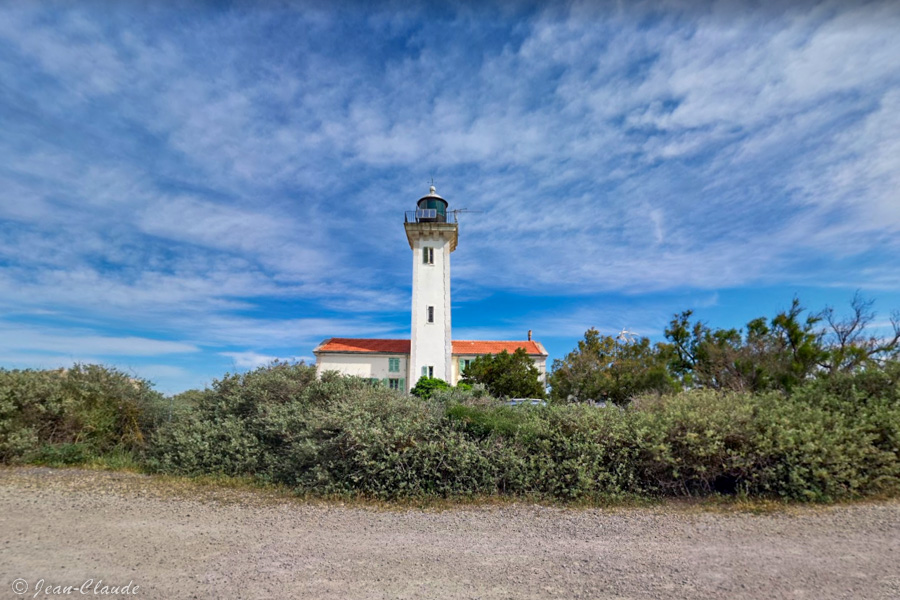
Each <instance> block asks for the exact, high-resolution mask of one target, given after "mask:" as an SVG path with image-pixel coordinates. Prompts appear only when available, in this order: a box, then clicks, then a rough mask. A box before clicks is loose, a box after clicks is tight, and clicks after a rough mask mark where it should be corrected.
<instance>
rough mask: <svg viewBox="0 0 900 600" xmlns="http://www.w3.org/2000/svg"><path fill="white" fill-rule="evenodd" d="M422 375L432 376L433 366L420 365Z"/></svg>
mask: <svg viewBox="0 0 900 600" xmlns="http://www.w3.org/2000/svg"><path fill="white" fill-rule="evenodd" d="M422 377H434V367H422Z"/></svg>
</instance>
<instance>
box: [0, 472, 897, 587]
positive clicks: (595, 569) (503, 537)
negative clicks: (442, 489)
mask: <svg viewBox="0 0 900 600" xmlns="http://www.w3.org/2000/svg"><path fill="white" fill-rule="evenodd" d="M17 578H21V579H24V580H25V583H27V584H28V586H29V588H28V589H29V591H28V592H27V593H26V594H25V595H24V596H23V595H18V596H17V595H16V594H14V593H13V590H12V586H13V583H14V580H16V579H17ZM40 579H43V580H44V583H43V584H42V586H43V590H46V587H47V586H48V585H49V586H57V585H63V586H64V585H73V586H75V587H76V588H77V587H78V586H80V585H81V584H82V583H83V582H84V581H85V580H87V579H93V580H94V583H93V584H91V585H89V587H88V590H89V592H90V593H92V592H93V590H94V589H95V588H96V589H98V590H101V591H102V589H103V588H102V586H103V585H125V584H127V583H129V581H132V582H133V585H138V586H140V587H139V588H138V591H137V594H136V595H135V596H136V597H142V598H309V599H316V600H327V599H331V598H335V599H337V598H340V599H355V598H422V599H426V598H427V599H431V598H517V599H518V598H567V599H569V598H622V599H624V598H729V599H730V598H754V599H756V598H765V599H771V598H804V599H815V600H822V599H827V598H864V599H875V598H900V502H879V503H862V504H855V505H848V506H839V507H795V508H789V509H785V510H781V511H778V512H771V513H767V514H749V513H742V512H738V511H725V512H723V511H710V510H698V509H696V508H693V509H690V508H684V507H678V506H671V507H659V508H652V509H618V510H599V509H560V508H547V507H539V506H525V505H509V506H485V507H462V508H454V509H452V510H416V509H403V510H399V509H395V510H385V509H379V508H375V507H358V506H349V507H345V506H341V505H340V504H334V503H332V504H322V503H302V502H298V501H292V500H288V499H284V498H279V497H277V496H275V495H273V494H266V493H263V492H259V493H257V492H249V491H240V490H228V489H216V488H211V487H208V486H206V487H204V486H199V485H195V484H190V483H184V482H179V481H172V480H166V479H159V478H150V477H146V476H141V475H132V474H125V473H107V472H95V471H81V470H53V469H39V468H17V469H9V468H6V469H0V585H2V588H0V598H7V597H9V598H17V597H18V598H21V597H27V598H33V594H34V592H35V586H37V585H38V581H39V580H40ZM99 579H102V580H103V583H102V584H101V585H100V587H97V583H96V582H97V580H99ZM16 585H22V583H21V582H20V583H17V584H16ZM108 591H112V590H111V589H109V590H108ZM71 595H72V596H79V597H81V595H80V594H79V592H78V590H76V591H75V592H73V593H72V594H71ZM93 596H94V597H98V596H97V595H96V594H93ZM38 597H44V598H47V597H51V596H45V595H44V592H43V591H41V593H40V595H39V596H38ZM54 597H58V596H54ZM119 597H121V596H119Z"/></svg>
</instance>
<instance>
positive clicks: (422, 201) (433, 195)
mask: <svg viewBox="0 0 900 600" xmlns="http://www.w3.org/2000/svg"><path fill="white" fill-rule="evenodd" d="M435 200H437V201H439V202H443V203H444V206H445V207H446V206H447V201H446V200H444V199H443V198H441V197H440V196H439V195H438V193H437V191H436V190H435V189H434V186H431V187H430V188H429V190H428V194H426V195H425V196H422V197H421V198H419V201H418V202H417V204H418V205H419V206H420V207H422V206H423V205H427V206H429V207H432V206H434V204H433V202H434V201H435ZM429 201H431V202H429Z"/></svg>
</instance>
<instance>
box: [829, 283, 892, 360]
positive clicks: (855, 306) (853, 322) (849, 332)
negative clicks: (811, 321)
mask: <svg viewBox="0 0 900 600" xmlns="http://www.w3.org/2000/svg"><path fill="white" fill-rule="evenodd" d="M873 304H874V301H873V300H866V299H864V298H863V297H862V296H861V295H860V293H859V292H856V294H855V295H854V296H853V300H852V301H851V302H850V308H851V310H852V314H851V315H850V316H849V317H847V318H845V319H838V318H837V317H836V316H835V314H834V310H833V309H832V308H831V307H827V308H826V309H825V310H823V311H822V313H821V318H822V319H823V320H824V321H825V322H826V323H827V324H828V328H827V329H826V332H825V334H824V335H825V339H826V342H827V346H828V350H827V352H826V353H825V354H824V356H823V357H822V359H821V360H820V362H819V365H820V366H821V367H822V368H823V369H825V370H826V371H827V372H828V373H829V374H832V375H833V374H835V373H852V372H854V371H857V370H859V369H861V368H866V367H871V366H883V365H884V364H885V363H887V362H889V361H891V360H896V359H897V358H900V352H898V351H900V312H896V311H895V312H894V314H893V315H892V316H891V320H890V323H891V328H892V329H893V331H892V332H891V333H890V334H888V335H887V336H885V337H877V336H871V335H866V333H865V331H866V328H867V327H868V326H869V325H870V324H871V323H872V321H873V320H874V319H875V311H873V310H872V305H873Z"/></svg>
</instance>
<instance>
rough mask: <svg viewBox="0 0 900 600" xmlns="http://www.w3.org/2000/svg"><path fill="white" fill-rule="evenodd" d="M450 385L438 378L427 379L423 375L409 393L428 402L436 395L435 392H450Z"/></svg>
mask: <svg viewBox="0 0 900 600" xmlns="http://www.w3.org/2000/svg"><path fill="white" fill-rule="evenodd" d="M449 389H450V384H449V383H447V382H446V381H444V380H443V379H440V378H438V377H427V376H425V375H423V376H422V377H420V378H419V381H417V382H416V385H415V386H414V387H413V389H411V390H410V391H409V393H410V394H412V395H413V396H418V397H419V398H422V399H423V400H427V399H428V398H431V396H433V395H434V393H435V392H438V391H441V390H449Z"/></svg>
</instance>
